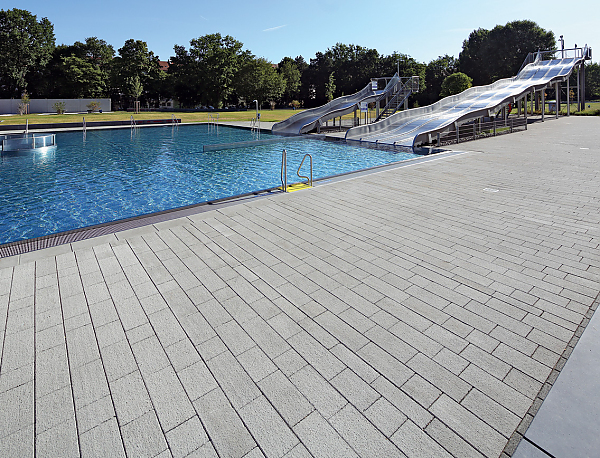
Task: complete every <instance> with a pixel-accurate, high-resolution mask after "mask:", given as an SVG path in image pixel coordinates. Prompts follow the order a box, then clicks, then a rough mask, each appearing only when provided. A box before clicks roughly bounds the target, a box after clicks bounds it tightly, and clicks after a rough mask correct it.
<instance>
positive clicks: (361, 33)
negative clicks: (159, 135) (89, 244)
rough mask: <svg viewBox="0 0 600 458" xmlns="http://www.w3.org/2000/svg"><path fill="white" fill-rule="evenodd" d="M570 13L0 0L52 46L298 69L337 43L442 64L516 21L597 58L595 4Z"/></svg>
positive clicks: (453, 6) (322, 0) (547, 7)
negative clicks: (194, 43)
mask: <svg viewBox="0 0 600 458" xmlns="http://www.w3.org/2000/svg"><path fill="white" fill-rule="evenodd" d="M573 4H576V5H577V8H576V10H577V11H575V8H574V9H573V10H572V12H571V17H569V16H568V12H567V10H566V9H565V7H566V6H569V5H570V3H569V2H564V1H555V0H549V1H548V0H547V1H538V0H520V1H514V0H506V1H494V2H473V1H472V0H471V1H463V0H458V1H448V0H421V1H405V0H395V1H394V0H377V1H355V0H319V1H316V0H303V1H296V2H289V1H281V0H279V1H257V0H244V1H239V0H235V1H227V0H222V1H219V0H217V1H210V2H209V1H205V0H178V1H176V2H168V1H156V0H147V1H139V0H122V1H116V0H102V1H100V2H85V1H83V2H82V1H78V2H75V1H62V0H57V1H54V2H49V1H48V0H43V1H42V0H18V1H14V0H3V2H2V6H0V8H2V9H5V10H6V9H12V8H21V9H25V10H28V11H30V12H32V13H33V14H35V15H37V16H38V19H39V18H42V17H47V18H48V19H49V20H50V21H51V22H52V23H53V24H54V32H55V35H56V42H57V44H60V43H65V44H72V43H73V42H75V41H77V40H79V41H83V40H84V39H85V38H86V37H89V36H97V37H98V38H102V39H104V40H106V41H107V42H108V43H110V44H112V45H113V46H114V47H115V50H117V49H118V48H120V47H121V46H122V45H123V43H124V42H125V40H127V39H129V38H134V39H140V40H144V41H146V42H147V43H148V47H149V48H150V49H151V50H152V51H154V53H155V54H156V55H158V56H160V58H161V59H162V60H167V59H168V58H169V56H171V55H173V45H174V44H179V45H184V46H186V47H187V46H189V41H190V39H192V38H196V37H199V36H202V35H205V34H207V33H214V32H220V33H221V34H223V35H227V34H228V35H231V36H233V37H234V38H236V39H238V40H240V41H241V42H242V43H244V47H245V48H246V49H249V50H250V51H252V52H253V53H254V54H255V55H257V56H260V57H265V58H267V59H269V60H270V61H272V62H275V63H276V62H279V61H280V60H281V58H283V57H285V56H291V57H295V56H298V55H302V56H304V58H305V59H306V60H307V61H308V60H309V59H310V58H311V57H314V55H315V53H316V52H317V51H325V50H326V49H327V48H329V47H331V46H333V45H335V43H337V42H341V43H345V44H357V45H361V46H365V47H369V48H375V49H377V50H378V51H379V52H380V53H381V54H390V53H392V52H394V51H398V52H402V53H405V54H408V55H410V56H412V57H413V58H415V59H416V60H418V61H421V62H429V61H430V60H431V59H434V58H436V57H437V56H439V55H443V54H450V55H454V56H456V57H458V53H459V52H460V50H461V47H462V42H463V40H464V39H465V38H467V37H468V35H469V33H470V32H471V31H473V30H474V29H476V28H478V27H483V28H486V29H491V28H493V27H494V26H495V25H497V24H505V23H506V22H508V21H512V20H517V19H530V20H533V21H535V22H537V23H538V24H539V25H540V26H541V27H543V28H545V29H546V30H551V31H553V32H554V33H555V34H556V36H557V38H558V35H561V34H563V35H564V36H565V47H572V46H573V45H574V44H575V43H577V44H578V45H580V46H581V45H583V44H585V43H588V44H589V45H590V46H592V48H595V52H598V53H600V27H598V14H597V13H598V0H578V1H577V2H576V3H573ZM561 8H562V9H561ZM576 13H577V16H578V17H576V16H575V14H576ZM598 60H600V59H598V58H597V57H596V55H594V61H596V62H597V61H598Z"/></svg>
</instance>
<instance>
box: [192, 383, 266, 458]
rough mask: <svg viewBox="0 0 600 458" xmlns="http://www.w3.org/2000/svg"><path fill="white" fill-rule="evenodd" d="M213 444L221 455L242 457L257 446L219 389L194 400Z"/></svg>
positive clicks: (231, 457)
mask: <svg viewBox="0 0 600 458" xmlns="http://www.w3.org/2000/svg"><path fill="white" fill-rule="evenodd" d="M194 407H195V408H196V411H197V412H198V415H199V417H200V418H202V422H203V424H204V426H205V427H206V431H207V433H208V435H209V436H210V438H211V441H212V444H213V446H214V447H215V449H216V450H217V451H218V453H219V456H222V457H228V458H241V457H243V456H244V455H245V454H246V453H248V452H249V451H250V450H252V449H253V448H255V447H256V442H255V441H254V439H253V438H252V436H251V435H250V433H249V432H248V430H247V429H246V427H245V426H244V424H243V423H242V421H241V419H240V418H239V416H238V415H237V414H236V411H235V410H234V409H233V408H232V407H231V404H229V402H228V401H227V398H226V397H225V395H224V394H223V392H222V391H221V390H219V389H215V390H212V391H211V392H210V393H208V394H206V395H204V396H202V397H201V398H199V399H197V400H196V401H194Z"/></svg>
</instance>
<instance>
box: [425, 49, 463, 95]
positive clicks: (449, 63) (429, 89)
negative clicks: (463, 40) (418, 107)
mask: <svg viewBox="0 0 600 458" xmlns="http://www.w3.org/2000/svg"><path fill="white" fill-rule="evenodd" d="M456 72H458V60H457V59H455V58H454V57H453V56H449V55H447V54H446V55H444V56H439V57H438V58H437V59H433V60H432V61H431V62H429V63H428V64H427V68H426V69H425V91H424V93H423V94H422V96H421V100H422V102H423V103H426V104H428V105H429V104H431V103H434V102H436V101H437V100H438V99H439V96H440V92H441V90H442V83H443V81H444V79H445V78H446V77H447V76H449V75H451V74H453V73H456Z"/></svg>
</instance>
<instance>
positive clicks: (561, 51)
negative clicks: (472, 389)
mask: <svg viewBox="0 0 600 458" xmlns="http://www.w3.org/2000/svg"><path fill="white" fill-rule="evenodd" d="M559 41H560V55H561V59H564V58H565V39H564V38H563V36H562V35H561V36H560V38H559Z"/></svg>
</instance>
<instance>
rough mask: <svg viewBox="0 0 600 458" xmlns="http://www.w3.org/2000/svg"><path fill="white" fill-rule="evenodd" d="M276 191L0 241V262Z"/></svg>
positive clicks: (321, 181)
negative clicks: (21, 238)
mask: <svg viewBox="0 0 600 458" xmlns="http://www.w3.org/2000/svg"><path fill="white" fill-rule="evenodd" d="M334 141H335V140H334ZM465 152H466V151H451V150H443V151H439V152H435V153H431V154H428V155H423V156H421V157H417V158H412V159H406V160H403V161H397V162H392V163H389V164H382V165H377V166H373V167H369V168H366V169H361V170H356V171H352V172H344V173H340V174H335V175H330V176H327V177H322V178H318V179H315V180H313V187H318V186H323V185H327V184H331V183H335V182H338V181H342V180H348V179H353V178H358V177H361V176H365V175H369V174H373V173H377V172H381V171H386V170H393V169H397V168H403V167H408V166H410V165H415V164H420V163H422V162H429V161H432V160H436V159H442V158H446V157H452V156H455V155H458V154H464V153H465ZM308 189H310V188H308ZM276 194H284V193H283V191H281V187H280V186H275V187H272V188H266V189H260V190H256V191H251V192H248V193H243V194H237V195H234V196H229V197H223V198H220V199H215V200H210V201H205V202H199V203H196V204H190V205H186V206H183V207H176V208H172V209H167V210H161V211H158V212H153V213H147V214H144V215H138V216H132V217H129V218H123V219H119V220H115V221H108V222H105V223H99V224H94V225H91V226H85V227H81V228H77V229H71V230H68V231H61V232H56V233H53V234H48V235H44V236H40V237H34V238H31V239H25V240H16V241H13V242H8V243H4V244H0V263H1V264H5V263H6V262H7V259H8V258H13V257H17V256H20V255H24V254H28V253H31V252H35V251H39V250H46V249H51V248H56V247H60V246H63V245H69V244H71V243H76V242H82V241H84V240H89V239H93V238H96V237H102V236H107V235H111V234H115V233H119V232H123V231H128V230H132V229H138V228H141V227H145V226H151V225H154V224H158V223H164V222H167V221H171V220H175V219H179V218H185V217H188V216H192V215H197V214H200V213H204V212H207V211H211V210H218V209H219V208H224V207H228V206H231V205H236V204H239V203H244V202H246V201H248V200H250V199H260V198H265V197H269V196H273V195H276ZM2 261H4V262H2Z"/></svg>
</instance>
